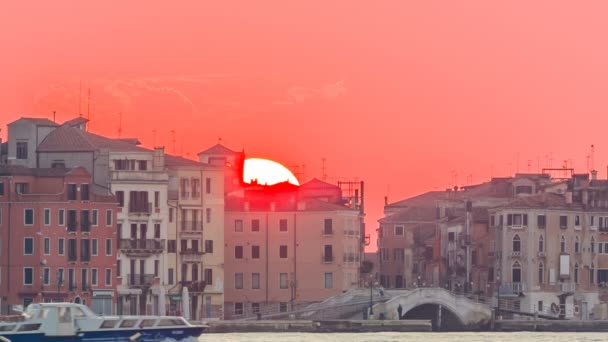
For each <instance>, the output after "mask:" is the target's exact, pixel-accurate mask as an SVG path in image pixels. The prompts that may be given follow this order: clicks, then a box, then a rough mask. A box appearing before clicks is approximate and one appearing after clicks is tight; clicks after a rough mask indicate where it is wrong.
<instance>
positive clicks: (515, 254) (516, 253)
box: [511, 251, 521, 258]
mask: <svg viewBox="0 0 608 342" xmlns="http://www.w3.org/2000/svg"><path fill="white" fill-rule="evenodd" d="M511 257H513V258H519V257H521V252H520V251H517V252H515V251H513V252H511Z"/></svg>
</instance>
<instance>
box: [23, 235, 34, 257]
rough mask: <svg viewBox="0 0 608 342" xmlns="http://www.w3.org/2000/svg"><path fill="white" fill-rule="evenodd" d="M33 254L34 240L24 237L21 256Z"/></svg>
mask: <svg viewBox="0 0 608 342" xmlns="http://www.w3.org/2000/svg"><path fill="white" fill-rule="evenodd" d="M33 254H34V238H31V237H26V238H24V239H23V255H33Z"/></svg>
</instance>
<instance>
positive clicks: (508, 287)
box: [500, 283, 525, 296]
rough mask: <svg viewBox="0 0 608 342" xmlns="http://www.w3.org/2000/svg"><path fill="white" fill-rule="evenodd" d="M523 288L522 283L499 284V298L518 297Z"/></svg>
mask: <svg viewBox="0 0 608 342" xmlns="http://www.w3.org/2000/svg"><path fill="white" fill-rule="evenodd" d="M524 290H525V287H524V284H523V283H502V284H500V295H501V296H518V295H519V294H520V293H522V292H524Z"/></svg>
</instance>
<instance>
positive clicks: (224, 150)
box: [198, 144, 237, 156]
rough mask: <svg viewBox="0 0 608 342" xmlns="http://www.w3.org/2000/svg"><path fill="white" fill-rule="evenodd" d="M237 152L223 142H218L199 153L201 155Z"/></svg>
mask: <svg viewBox="0 0 608 342" xmlns="http://www.w3.org/2000/svg"><path fill="white" fill-rule="evenodd" d="M236 153H237V152H235V151H233V150H231V149H229V148H228V147H226V146H224V145H222V144H216V145H215V146H213V147H211V148H208V149H206V150H204V151H202V152H199V153H198V155H199V156H200V155H201V154H216V155H217V154H220V155H233V154H236Z"/></svg>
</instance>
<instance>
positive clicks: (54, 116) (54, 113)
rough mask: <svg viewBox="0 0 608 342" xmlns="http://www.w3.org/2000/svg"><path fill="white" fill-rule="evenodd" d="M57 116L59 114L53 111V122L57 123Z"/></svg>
mask: <svg viewBox="0 0 608 342" xmlns="http://www.w3.org/2000/svg"><path fill="white" fill-rule="evenodd" d="M56 116H57V112H56V111H53V122H56V121H57V120H55V119H56Z"/></svg>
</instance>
